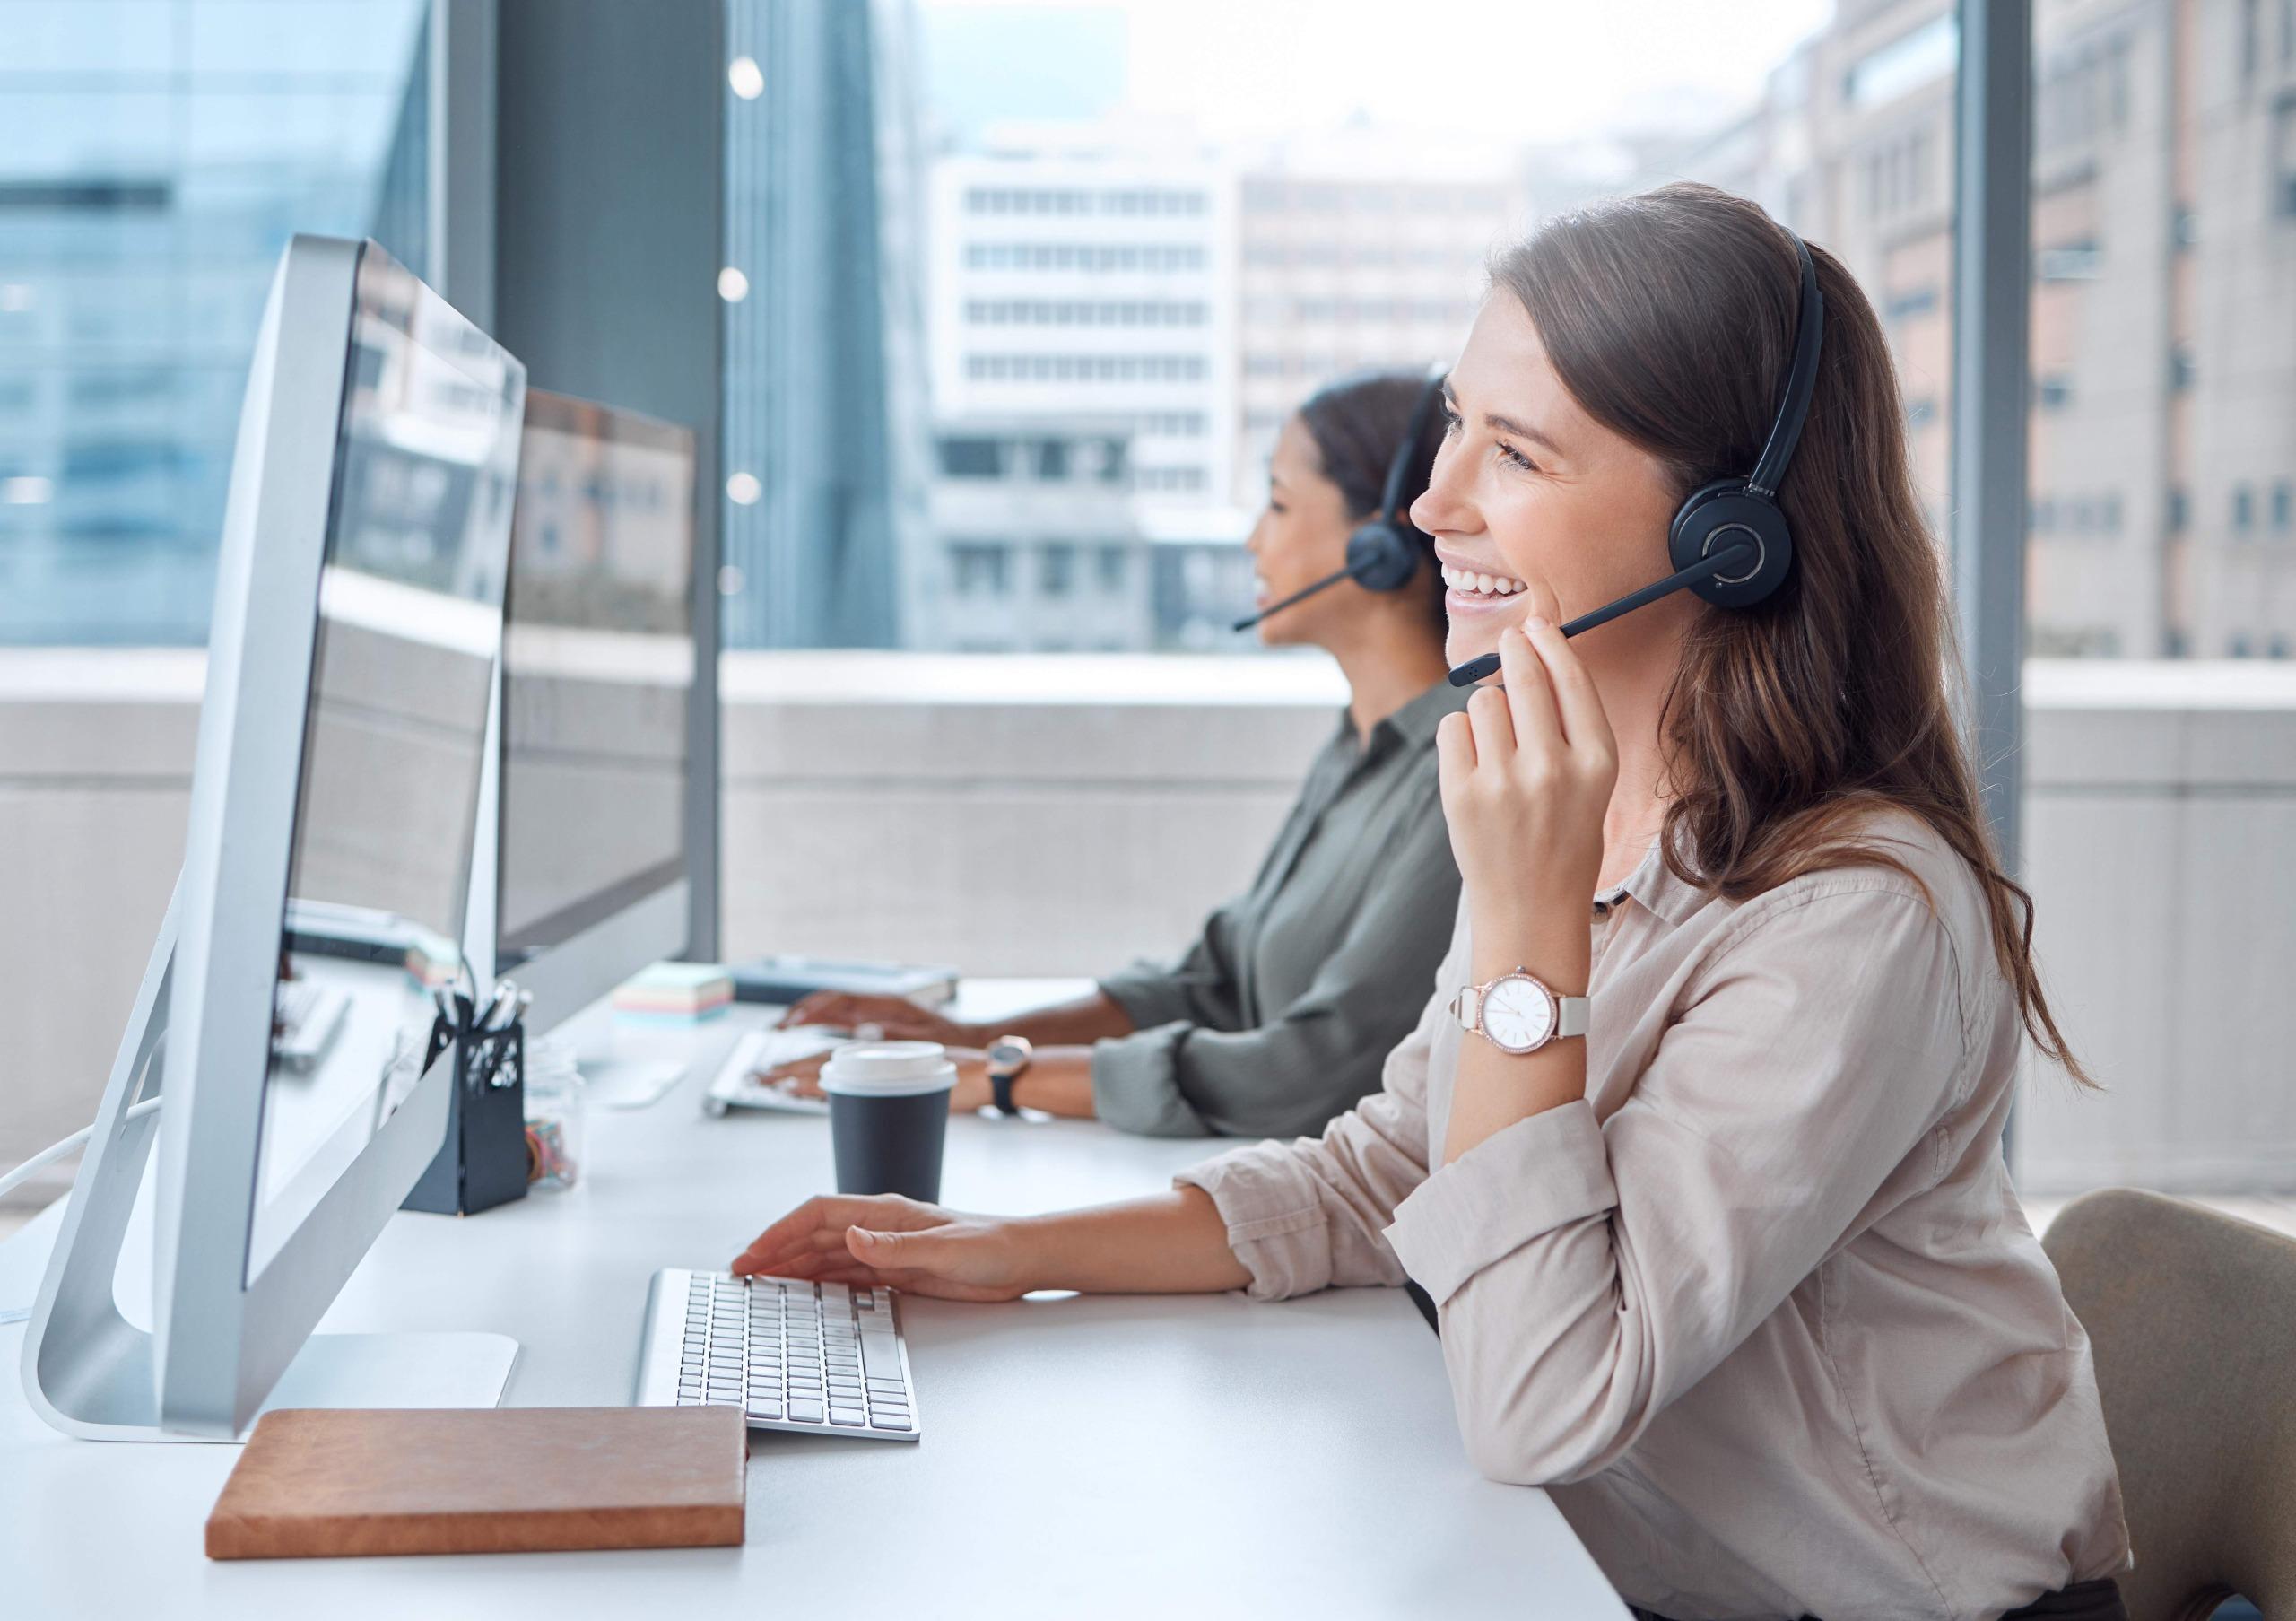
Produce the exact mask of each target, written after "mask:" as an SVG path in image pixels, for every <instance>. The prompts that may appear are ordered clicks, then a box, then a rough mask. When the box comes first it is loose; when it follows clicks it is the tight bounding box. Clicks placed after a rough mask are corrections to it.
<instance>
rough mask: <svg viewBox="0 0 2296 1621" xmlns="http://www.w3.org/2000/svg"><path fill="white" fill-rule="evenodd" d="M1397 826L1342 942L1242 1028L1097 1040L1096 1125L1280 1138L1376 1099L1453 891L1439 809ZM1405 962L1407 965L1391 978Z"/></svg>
mask: <svg viewBox="0 0 2296 1621" xmlns="http://www.w3.org/2000/svg"><path fill="white" fill-rule="evenodd" d="M1400 832H1401V836H1400V838H1399V840H1398V841H1397V843H1396V846H1395V847H1394V848H1392V849H1391V850H1386V851H1382V852H1381V854H1380V869H1379V874H1378V878H1377V880H1376V883H1375V885H1374V887H1373V888H1372V891H1371V893H1370V894H1369V895H1367V896H1366V897H1365V900H1364V903H1363V905H1362V906H1361V908H1360V909H1359V910H1358V911H1357V912H1356V914H1355V916H1354V918H1353V919H1352V921H1351V923H1350V925H1349V927H1348V929H1347V932H1346V934H1345V936H1344V937H1343V938H1342V939H1341V941H1340V943H1339V945H1338V946H1337V948H1336V949H1335V950H1334V951H1333V952H1332V954H1330V955H1329V956H1328V957H1327V958H1326V959H1325V960H1324V962H1323V963H1322V964H1321V965H1320V966H1319V967H1318V969H1317V971H1316V973H1315V976H1314V978H1313V979H1312V980H1309V984H1308V986H1307V989H1304V990H1303V991H1301V992H1300V995H1298V996H1297V997H1295V998H1292V999H1291V1002H1290V1003H1289V1004H1288V1005H1286V1006H1285V1007H1282V1008H1281V1009H1278V1010H1276V1012H1275V1013H1274V1016H1273V1017H1271V1018H1268V1019H1266V1020H1265V1021H1264V1022H1263V1023H1261V1024H1257V1026H1255V1027H1253V1028H1250V1029H1246V1030H1237V1029H1222V1028H1218V1027H1216V1026H1215V1025H1213V1024H1211V1023H1209V1022H1207V1021H1205V1020H1202V1019H1194V1020H1188V1019H1186V1018H1182V1017H1175V1018H1174V1019H1173V1020H1171V1021H1170V1022H1169V1023H1166V1024H1161V1025H1158V1026H1154V1027H1150V1028H1144V1029H1141V1030H1139V1031H1137V1032H1135V1033H1133V1034H1131V1035H1128V1036H1119V1037H1116V1038H1114V1039H1112V1040H1109V1041H1101V1042H1100V1043H1098V1044H1097V1045H1096V1046H1095V1047H1094V1048H1093V1050H1092V1102H1093V1107H1094V1110H1095V1111H1096V1112H1097V1113H1098V1114H1099V1115H1100V1118H1101V1119H1102V1120H1106V1121H1108V1122H1109V1124H1110V1125H1113V1126H1116V1127H1118V1129H1122V1130H1126V1131H1134V1132H1139V1133H1142V1134H1144V1135H1146V1136H1153V1137H1201V1136H1211V1135H1221V1136H1230V1137H1288V1136H1291V1135H1292V1134H1294V1133H1299V1132H1308V1131H1314V1130H1317V1129H1320V1128H1321V1127H1322V1126H1323V1125H1324V1123H1325V1122H1326V1121H1327V1120H1330V1119H1331V1118H1332V1117H1333V1115H1334V1114H1335V1113H1336V1112H1338V1111H1340V1110H1343V1109H1345V1108H1347V1107H1348V1106H1349V1105H1351V1104H1352V1103H1354V1102H1358V1101H1359V1100H1361V1099H1362V1098H1364V1097H1366V1096H1368V1095H1370V1094H1372V1093H1373V1092H1375V1091H1376V1090H1377V1089H1378V1086H1379V1085H1380V1076H1381V1068H1382V1065H1383V1063H1384V1061H1385V1059H1386V1058H1387V1050H1388V1048H1389V1047H1390V1046H1391V1045H1392V1044H1393V1033H1394V1032H1396V1031H1397V1030H1402V1029H1405V1028H1407V1027H1408V1024H1409V1022H1410V1020H1411V1017H1412V1014H1413V1009H1415V1008H1416V1007H1419V1005H1420V1003H1421V1001H1422V998H1424V997H1425V996H1426V994H1427V980H1426V979H1425V978H1424V974H1425V967H1424V965H1425V964H1427V963H1432V962H1434V961H1435V960H1436V959H1437V958H1438V957H1439V956H1441V955H1442V954H1443V945H1444V940H1445V938H1446V937H1447V936H1448V934H1449V932H1450V928H1451V921H1452V918H1453V916H1454V914H1455V911H1456V910H1457V895H1458V876H1457V869H1456V867H1454V866H1453V864H1452V858H1451V848H1450V841H1449V836H1448V832H1447V831H1446V829H1445V826H1444V824H1443V819H1442V817H1441V815H1439V814H1437V807H1436V806H1432V805H1431V806H1429V807H1428V814H1426V815H1422V816H1420V817H1419V818H1418V819H1417V820H1416V821H1414V822H1413V823H1412V824H1409V825H1408V826H1406V827H1405V828H1403V829H1402V830H1400ZM1405 963H1408V964H1413V965H1414V971H1413V972H1397V965H1398V964H1405ZM1110 995H1111V996H1115V997H1116V998H1117V1000H1118V1001H1119V1002H1120V1003H1124V1004H1125V1006H1126V1010H1127V1011H1131V1009H1132V1004H1131V1003H1129V1002H1127V1001H1126V998H1125V997H1124V996H1123V995H1120V994H1118V992H1117V991H1115V990H1111V991H1110ZM1144 1005H1145V1004H1144ZM1136 1021H1137V1015H1135V1022H1136Z"/></svg>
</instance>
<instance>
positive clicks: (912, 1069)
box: [822, 1041, 957, 1097]
mask: <svg viewBox="0 0 2296 1621" xmlns="http://www.w3.org/2000/svg"><path fill="white" fill-rule="evenodd" d="M956 1084H957V1067H956V1064H955V1063H954V1062H953V1061H952V1059H950V1057H949V1055H948V1052H947V1050H945V1049H944V1048H943V1046H942V1045H941V1043H940V1042H938V1041H853V1042H848V1044H847V1045H845V1046H843V1047H840V1048H839V1049H838V1050H836V1051H835V1052H832V1053H831V1054H830V1056H829V1062H828V1063H827V1064H825V1065H823V1066H822V1091H823V1092H842V1093H844V1094H847V1095H848V1096H851V1097H907V1096H910V1095H913V1094H917V1093H920V1092H945V1091H947V1090H948V1089H949V1088H950V1087H952V1086H953V1085H956Z"/></svg>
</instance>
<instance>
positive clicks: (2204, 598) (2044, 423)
mask: <svg viewBox="0 0 2296 1621" xmlns="http://www.w3.org/2000/svg"><path fill="white" fill-rule="evenodd" d="M2035 36H2036V37H2035V40H2034V80H2035V84H2036V95H2035V100H2034V113H2033V171H2032V174H2033V195H2032V229H2033V248H2032V307H2031V318H2032V333H2031V343H2032V413H2033V414H2032V418H2031V504H2030V509H2029V543H2030V544H2029V551H2028V565H2027V566H2028V570H2029V578H2028V588H2027V612H2028V616H2029V646H2030V648H2031V651H2032V652H2033V653H2035V654H2037V655H2039V656H2043V657H2084V656H2085V657H2103V658H2113V657H2120V658H2178V657H2192V658H2288V657H2290V656H2291V655H2292V652H2296V0H2042V4H2039V6H2038V7H2037V14H2036V21H2035ZM1958 47H1959V42H1958V39H1957V38H1956V36H1955V15H1954V11H1953V8H1952V5H1951V4H1949V3H1948V0H1841V4H1839V5H1838V6H1837V9H1836V13H1835V16H1834V19H1833V21H1832V22H1831V25H1830V26H1829V27H1828V28H1827V29H1826V30H1824V31H1822V33H1821V34H1820V35H1819V36H1818V37H1817V38H1816V39H1813V40H1812V41H1811V42H1810V44H1809V45H1808V46H1806V47H1805V48H1804V50H1803V51H1802V52H1799V53H1797V57H1796V60H1794V61H1790V62H1789V63H1788V64H1787V65H1786V66H1785V67H1782V68H1781V69H1780V70H1779V74H1773V75H1772V79H1771V83H1770V86H1769V91H1768V93H1767V95H1766V96H1765V97H1764V99H1763V101H1762V103H1761V105H1760V106H1759V107H1758V108H1757V109H1755V110H1754V111H1753V112H1752V113H1751V114H1749V115H1748V116H1747V118H1744V120H1741V121H1740V122H1739V123H1737V124H1735V125H1734V126H1731V127H1730V128H1729V129H1728V130H1726V131H1723V132H1720V133H1718V135H1717V136H1716V137H1715V138H1714V139H1713V140H1711V141H1709V142H1708V143H1706V144H1704V145H1703V146H1701V147H1700V148H1698V149H1697V150H1696V151H1694V152H1692V153H1691V154H1689V155H1688V156H1687V157H1686V158H1684V159H1683V161H1682V164H1681V169H1680V171H1681V172H1687V173H1691V174H1693V175H1697V176H1699V177H1700V178H1704V179H1712V180H1714V181H1715V182H1716V183H1717V184H1720V185H1725V186H1728V187H1732V188H1733V189H1735V190H1738V191H1742V192H1744V193H1746V194H1747V195H1749V196H1755V197H1757V198H1758V199H1759V200H1761V201H1762V202H1763V203H1764V204H1765V205H1768V206H1770V208H1771V209H1772V210H1773V211H1774V212H1777V213H1779V214H1780V216H1781V217H1783V218H1785V219H1787V221H1788V222H1791V223H1794V224H1796V226H1798V227H1799V228H1801V229H1803V230H1805V231H1808V232H1809V233H1810V234H1811V235H1812V236H1813V237H1815V238H1817V239H1818V240H1822V241H1823V242H1824V243H1825V244H1826V245H1827V246H1828V247H1829V248H1832V249H1833V250H1834V251H1835V252H1837V253H1839V255H1841V257H1843V258H1844V259H1845V260H1846V261H1847V262H1848V265H1849V266H1850V268H1851V269H1852V270H1854V271H1855V272H1856V273H1857V275H1858V277H1859V279H1860V281H1861V282H1863V283H1864V284H1865V288H1866V291H1867V292H1868V293H1869V294H1871V295H1872V297H1873V299H1874V305H1875V307H1876V309H1878V310H1879V312H1880V314H1881V316H1882V319H1883V325H1884V327H1885V328H1886V330H1887V332H1888V335H1889V339H1890V343H1891V346H1892V352H1893V353H1894V355H1895V357H1896V360H1897V363H1898V370H1899V379H1900V387H1901V388H1902V392H1903V397H1904V403H1905V411H1906V423H1907V428H1908V431H1909V436H1910V440H1911V445H1912V449H1913V464H1914V473H1915V477H1916V480H1917V482H1918V486H1919V489H1920V493H1921V496H1922V499H1923V501H1924V503H1925V505H1926V508H1927V510H1928V513H1929V518H1930V522H1931V526H1932V527H1933V529H1934V530H1935V532H1936V533H1937V534H1938V535H1939V536H1941V538H1942V536H1943V535H1944V529H1945V525H1944V516H1945V511H1944V502H1945V501H1947V500H1948V499H1949V498H1950V492H1951V478H1952V467H1951V466H1950V462H1949V439H1948V428H1947V424H1948V423H1949V422H1950V420H1951V415H1950V413H1951V410H1952V398H1951V381H1952V324H1951V295H1952V161H1953V151H1952V142H1953V101H1952V91H1953V68H1954V64H1955V61H1956V59H1957V56H1958Z"/></svg>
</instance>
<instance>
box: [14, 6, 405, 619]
mask: <svg viewBox="0 0 2296 1621" xmlns="http://www.w3.org/2000/svg"><path fill="white" fill-rule="evenodd" d="M5 10H6V16H5V19H4V21H0V37H4V39H5V40H6V44H5V45H4V46H0V56H4V57H5V58H6V60H5V63H4V66H5V70H6V71H5V74H4V76H0V130H5V131H6V132H7V135H6V138H5V139H4V140H0V356H4V357H5V358H4V360H0V446H4V447H5V449H4V450H0V642H17V643H27V642H29V643H42V642H47V643H54V642H104V643H113V644H118V643H136V642H142V643H159V644H169V643H173V644H187V645H194V646H196V645H199V644H201V643H203V642H204V641H205V639H206V635H207V614H208V608H209V605H210V603H211V602H212V600H213V596H214V583H213V580H214V558H215V550H216V544H217V537H218V535H219V533H220V530H221V527H222V517H223V499H224V493H225V487H226V485H227V484H228V483H229V481H230V466H231V457H232V450H233V441H234V439H235V437H236V434H237V431H238V425H239V404H240V397H241V394H242V392H243V391H244V389H245V387H246V383H247V375H248V355H249V353H250V352H251V350H252V348H253V345H254V341H255V334H256V327H257V323H258V321H259V320H260V319H261V317H262V313H263V306H264V301H265V296H266V295H267V293H268V292H269V291H270V286H271V278H272V273H273V271H274V268H275V267H276V266H277V264H278V260H279V254H280V250H281V249H282V248H283V247H285V245H286V241H287V238H288V236H289V235H290V234H291V232H294V231H314V232H322V233H326V234H332V235H338V236H351V237H360V236H373V237H376V238H378V239H379V240H381V241H382V243H383V245H384V246H385V247H386V248H389V249H390V250H391V251H392V253H393V254H394V255H396V257H398V258H399V259H400V260H402V261H403V262H404V263H406V264H408V265H409V266H413V268H414V269H415V270H417V271H418V272H420V271H421V270H422V268H423V266H424V265H425V262H426V253H425V241H424V238H423V226H422V221H423V215H424V196H425V191H424V185H425V182H424V176H425V174H426V171H427V169H428V158H427V150H428V112H427V109H428V100H427V97H426V95H425V85H426V80H427V75H426V74H424V73H423V72H422V71H420V69H419V66H418V65H419V64H421V63H422V61H423V59H424V56H425V49H426V44H425V42H426V33H425V28H424V13H425V7H424V5H423V4H422V0H368V3H367V4H361V5H357V6H291V5H265V6H248V5H245V4H227V3H225V0H171V3H170V4H167V5H165V6H156V5H155V6H139V7H115V6H109V5H89V4H84V3H83V0H11V4H8V5H7V6H6V8H5ZM150 13H159V15H158V17H157V19H156V20H154V19H153V18H152V16H151V15H150ZM126 32H135V33H138V34H139V35H140V37H139V38H137V39H135V43H134V48H132V49H130V48H126V45H125V44H124V41H123V35H124V33H126Z"/></svg>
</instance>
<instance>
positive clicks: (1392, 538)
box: [1347, 518, 1419, 591]
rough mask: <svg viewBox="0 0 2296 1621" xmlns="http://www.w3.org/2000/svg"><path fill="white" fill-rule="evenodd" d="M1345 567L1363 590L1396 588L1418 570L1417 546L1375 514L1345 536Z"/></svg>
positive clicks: (1397, 589)
mask: <svg viewBox="0 0 2296 1621" xmlns="http://www.w3.org/2000/svg"><path fill="white" fill-rule="evenodd" d="M1347 571H1348V573H1349V575H1350V576H1352V578H1353V579H1354V580H1356V582H1357V583H1358V584H1360V585H1361V586H1362V587H1364V588H1365V589H1367V590H1372V591H1400V590H1402V589H1403V588H1404V587H1405V586H1407V585H1409V584H1410V583H1411V582H1412V580H1413V577H1414V576H1416V575H1417V574H1418V572H1419V548H1418V547H1417V546H1416V545H1413V544H1412V542H1411V539H1410V537H1409V536H1406V535H1405V534H1404V532H1403V531H1402V530H1401V529H1399V528H1397V527H1396V526H1395V525H1394V524H1391V523H1389V522H1387V520H1386V519H1380V518H1375V519H1371V520H1370V522H1369V523H1367V524H1364V525H1362V526H1361V527H1359V528H1358V529H1357V530H1356V531H1355V533H1354V534H1352V535H1351V536H1348V537H1347Z"/></svg>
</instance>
